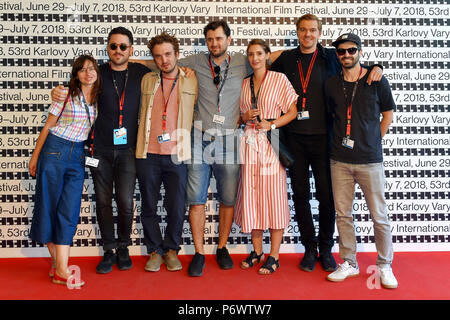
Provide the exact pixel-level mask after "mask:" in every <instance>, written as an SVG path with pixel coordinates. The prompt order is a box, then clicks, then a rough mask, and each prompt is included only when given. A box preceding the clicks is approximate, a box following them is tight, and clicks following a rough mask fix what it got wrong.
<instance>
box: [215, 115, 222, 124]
mask: <svg viewBox="0 0 450 320" xmlns="http://www.w3.org/2000/svg"><path fill="white" fill-rule="evenodd" d="M213 122H214V123H218V124H223V123H224V122H225V117H224V116H220V115H218V114H215V115H214V117H213Z"/></svg>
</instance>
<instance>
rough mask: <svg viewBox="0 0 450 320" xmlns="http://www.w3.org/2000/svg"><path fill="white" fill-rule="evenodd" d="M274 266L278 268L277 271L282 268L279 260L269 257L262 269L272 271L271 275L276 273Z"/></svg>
mask: <svg viewBox="0 0 450 320" xmlns="http://www.w3.org/2000/svg"><path fill="white" fill-rule="evenodd" d="M273 265H276V266H277V269H278V268H279V267H280V263H279V261H278V260H275V258H274V257H272V256H269V257H268V258H267V260H266V262H264V264H263V265H262V266H261V269H263V268H264V269H267V270H269V271H270V273H274V272H275V269H274V268H273Z"/></svg>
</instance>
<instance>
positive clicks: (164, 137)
mask: <svg viewBox="0 0 450 320" xmlns="http://www.w3.org/2000/svg"><path fill="white" fill-rule="evenodd" d="M167 141H170V134H168V133H163V134H161V135H159V136H158V142H159V143H164V142H167Z"/></svg>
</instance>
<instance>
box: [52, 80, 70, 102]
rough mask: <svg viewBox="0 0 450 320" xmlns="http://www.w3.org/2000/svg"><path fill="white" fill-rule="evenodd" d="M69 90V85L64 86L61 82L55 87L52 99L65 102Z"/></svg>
mask: <svg viewBox="0 0 450 320" xmlns="http://www.w3.org/2000/svg"><path fill="white" fill-rule="evenodd" d="M68 90H69V89H68V88H67V87H64V86H63V85H62V84H60V85H59V86H57V87H56V88H53V89H52V92H51V96H52V101H55V102H64V100H66V97H67V93H68Z"/></svg>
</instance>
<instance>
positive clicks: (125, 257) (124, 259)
mask: <svg viewBox="0 0 450 320" xmlns="http://www.w3.org/2000/svg"><path fill="white" fill-rule="evenodd" d="M132 266H133V263H132V262H131V258H130V253H129V251H128V248H127V247H123V248H117V268H119V270H122V271H123V270H129V269H131V267H132Z"/></svg>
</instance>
